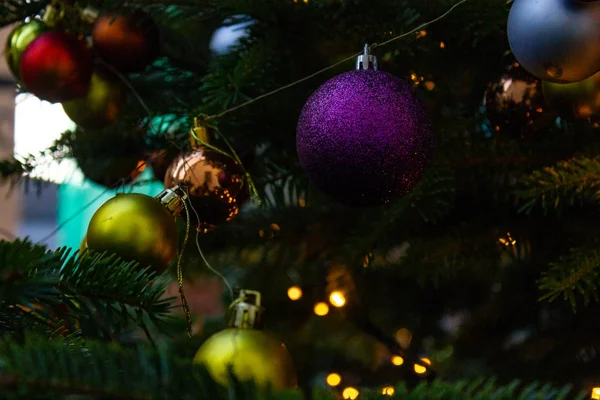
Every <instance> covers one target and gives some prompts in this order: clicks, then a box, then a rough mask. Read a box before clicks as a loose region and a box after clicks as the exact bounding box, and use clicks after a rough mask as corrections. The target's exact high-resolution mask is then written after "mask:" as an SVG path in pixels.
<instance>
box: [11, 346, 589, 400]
mask: <svg viewBox="0 0 600 400" xmlns="http://www.w3.org/2000/svg"><path fill="white" fill-rule="evenodd" d="M0 360H2V366H1V367H0V387H2V390H1V392H2V393H3V396H6V397H8V396H9V395H10V394H11V393H12V394H17V393H18V394H19V395H20V396H21V398H36V399H54V398H57V396H65V395H69V394H81V395H87V396H90V397H91V398H102V397H104V398H107V397H108V398H113V399H132V400H138V399H139V400H146V399H148V400H150V399H164V398H172V399H184V398H199V399H211V400H221V399H223V400H225V399H228V398H232V397H231V396H234V397H235V398H236V399H239V400H258V399H264V398H267V399H269V400H298V399H301V398H302V396H301V394H300V392H299V391H286V392H280V393H275V394H267V395H266V396H264V395H263V394H261V393H260V392H258V391H257V390H256V389H255V387H254V386H253V385H252V383H241V382H239V381H236V380H235V378H234V377H232V379H233V382H234V385H233V387H232V388H231V391H230V393H229V394H228V393H227V391H226V390H224V389H223V388H221V387H219V386H218V385H217V384H216V383H215V382H214V381H213V380H212V379H211V378H210V376H209V375H208V373H207V371H206V370H205V369H204V368H203V367H201V366H198V365H194V364H192V362H191V360H187V359H181V358H179V357H178V356H176V355H174V352H173V351H172V350H171V349H170V348H168V347H165V348H161V349H159V350H157V351H155V350H151V349H148V348H145V347H143V346H138V347H134V348H129V349H125V348H122V347H119V346H116V345H107V344H103V343H98V342H93V341H89V342H86V343H85V344H83V345H82V344H65V343H64V342H62V341H59V340H50V341H48V340H46V339H40V338H36V337H33V338H32V337H30V338H27V340H25V342H24V344H16V343H14V342H10V341H4V342H2V343H0ZM6 397H3V398H6ZM315 398H316V399H318V400H333V399H335V398H336V396H335V394H334V393H331V392H325V391H323V392H320V393H318V394H317V395H316V396H315ZM361 398H363V399H366V400H376V399H381V398H382V395H381V391H380V389H379V390H372V389H371V390H369V389H364V390H361ZM392 398H397V399H407V400H425V399H427V400H431V399H449V400H454V399H456V400H459V399H460V400H471V399H472V400H476V399H477V400H483V399H492V398H493V399H497V400H501V399H505V400H509V399H510V400H514V399H522V400H526V399H527V400H529V399H550V398H552V399H566V398H575V399H583V398H584V394H579V395H577V394H576V393H573V390H572V388H571V387H570V386H563V387H557V386H553V385H550V384H544V385H542V384H539V383H531V384H527V385H524V384H521V383H520V382H518V381H513V382H511V383H509V384H506V385H499V384H497V383H496V382H495V380H494V379H482V378H479V379H474V380H472V381H459V382H454V383H449V382H442V381H434V382H432V383H426V382H423V383H421V384H419V385H418V386H416V387H414V388H409V386H408V385H406V384H405V383H400V384H399V385H398V386H397V387H396V388H395V393H394V395H393V397H392Z"/></svg>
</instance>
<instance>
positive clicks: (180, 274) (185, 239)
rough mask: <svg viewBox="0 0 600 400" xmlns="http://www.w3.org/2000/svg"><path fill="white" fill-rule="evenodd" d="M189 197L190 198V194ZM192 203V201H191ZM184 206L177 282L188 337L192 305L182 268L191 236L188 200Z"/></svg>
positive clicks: (190, 329) (190, 331) (190, 333)
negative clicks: (183, 233)
mask: <svg viewBox="0 0 600 400" xmlns="http://www.w3.org/2000/svg"><path fill="white" fill-rule="evenodd" d="M187 198H188V199H189V198H190V196H189V194H188V197H187ZM190 204H191V203H190ZM183 208H184V209H185V216H186V221H187V222H186V225H185V236H184V237H183V245H182V246H181V250H179V254H178V255H177V283H179V296H180V297H181V306H182V307H183V313H184V314H185V321H186V331H187V334H188V337H190V338H191V337H192V313H191V312H190V306H189V305H188V302H187V299H186V298H185V293H184V291H183V268H181V259H182V257H183V252H184V250H185V248H186V246H187V242H188V239H189V237H190V211H189V209H188V205H187V202H186V201H185V200H183Z"/></svg>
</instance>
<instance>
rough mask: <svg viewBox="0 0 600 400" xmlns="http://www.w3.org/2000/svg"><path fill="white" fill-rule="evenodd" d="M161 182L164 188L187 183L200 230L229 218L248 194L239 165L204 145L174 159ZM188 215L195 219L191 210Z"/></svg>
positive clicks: (207, 228) (237, 210)
mask: <svg viewBox="0 0 600 400" xmlns="http://www.w3.org/2000/svg"><path fill="white" fill-rule="evenodd" d="M164 182H165V187H166V188H169V187H173V186H175V185H185V186H187V188H188V190H189V194H190V201H191V203H192V205H193V207H194V208H195V210H196V212H197V213H198V216H199V220H200V222H199V224H198V225H197V227H198V229H201V230H209V229H211V228H213V227H214V226H216V225H218V224H221V223H223V222H226V221H229V220H230V219H231V218H233V217H234V216H236V215H237V214H238V213H239V211H240V207H241V205H242V204H243V203H244V202H245V201H246V200H248V197H249V191H248V185H247V182H246V177H245V174H244V171H243V169H242V167H241V166H240V165H239V164H238V163H237V162H236V161H235V160H233V159H232V158H230V157H228V156H226V155H224V154H221V153H219V152H217V151H214V150H211V149H209V148H207V147H204V146H199V147H198V148H197V149H196V150H194V151H191V152H189V153H187V154H182V155H180V156H178V157H177V158H176V159H175V160H173V162H172V163H171V165H170V166H169V169H168V170H167V173H166V176H165V181H164ZM191 218H192V223H196V222H197V221H196V216H195V214H194V213H193V212H191Z"/></svg>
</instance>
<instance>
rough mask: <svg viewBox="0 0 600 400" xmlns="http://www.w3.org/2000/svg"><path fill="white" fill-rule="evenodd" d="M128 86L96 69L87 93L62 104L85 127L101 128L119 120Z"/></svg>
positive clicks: (66, 112)
mask: <svg viewBox="0 0 600 400" xmlns="http://www.w3.org/2000/svg"><path fill="white" fill-rule="evenodd" d="M126 98H127V88H126V87H125V86H124V85H123V83H121V82H120V81H119V80H117V78H116V77H115V78H113V77H111V76H110V75H108V74H106V73H102V72H99V71H95V72H94V74H93V75H92V81H91V83H90V88H89V90H88V92H87V94H86V95H85V96H83V97H81V98H79V99H75V100H71V101H67V102H64V103H63V104H62V106H63V109H64V110H65V114H67V116H68V117H69V118H70V119H71V121H73V122H75V123H76V124H77V125H79V126H82V127H84V128H94V129H97V128H101V127H105V126H109V125H112V124H114V123H116V122H117V121H118V120H119V117H120V116H121V112H122V110H123V106H124V104H125V100H126Z"/></svg>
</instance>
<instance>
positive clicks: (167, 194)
mask: <svg viewBox="0 0 600 400" xmlns="http://www.w3.org/2000/svg"><path fill="white" fill-rule="evenodd" d="M155 199H157V200H158V201H160V202H161V203H162V205H164V206H165V208H166V209H167V210H168V211H169V212H170V213H171V215H173V216H177V215H179V214H180V213H181V211H183V208H184V204H183V202H184V201H185V200H186V199H187V193H186V192H185V190H183V189H182V188H181V186H179V185H175V186H173V187H172V188H170V189H165V190H163V191H162V192H160V193H159V194H158V195H156V197H155Z"/></svg>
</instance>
